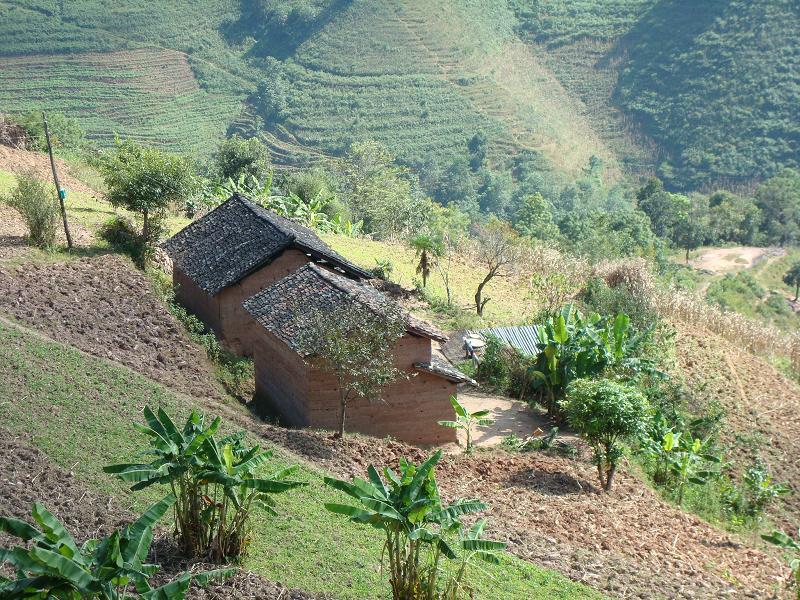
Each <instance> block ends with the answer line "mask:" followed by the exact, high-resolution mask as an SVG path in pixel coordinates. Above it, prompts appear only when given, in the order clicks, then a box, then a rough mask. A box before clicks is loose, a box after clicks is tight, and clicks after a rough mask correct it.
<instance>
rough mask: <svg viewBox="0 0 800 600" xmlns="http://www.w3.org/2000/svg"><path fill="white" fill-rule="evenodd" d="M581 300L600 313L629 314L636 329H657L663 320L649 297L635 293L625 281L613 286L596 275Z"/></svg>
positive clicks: (586, 305)
mask: <svg viewBox="0 0 800 600" xmlns="http://www.w3.org/2000/svg"><path fill="white" fill-rule="evenodd" d="M581 300H582V302H583V304H584V305H585V307H586V308H587V309H588V310H589V311H591V312H594V313H597V314H600V315H618V314H624V315H627V316H628V318H630V326H631V328H632V329H634V330H636V331H645V330H647V329H656V328H658V325H659V322H660V320H661V317H660V315H659V314H658V312H657V311H656V310H655V309H654V308H653V307H652V306H651V304H650V302H649V301H648V299H647V298H646V297H644V295H643V294H635V293H633V292H632V291H631V290H630V287H629V286H628V284H627V283H624V282H622V283H620V284H618V285H616V286H615V287H611V286H609V285H608V284H607V283H606V282H605V281H604V280H603V279H601V278H600V277H594V278H592V279H590V280H589V281H588V283H587V284H586V289H585V290H584V291H583V294H582V296H581Z"/></svg>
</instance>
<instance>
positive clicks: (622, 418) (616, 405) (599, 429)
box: [559, 379, 649, 492]
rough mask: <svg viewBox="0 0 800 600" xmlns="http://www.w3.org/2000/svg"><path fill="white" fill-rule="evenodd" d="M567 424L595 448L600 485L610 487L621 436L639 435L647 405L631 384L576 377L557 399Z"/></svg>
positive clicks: (624, 437) (621, 447)
mask: <svg viewBox="0 0 800 600" xmlns="http://www.w3.org/2000/svg"><path fill="white" fill-rule="evenodd" d="M559 404H560V405H561V408H562V410H563V411H564V414H565V415H566V417H567V422H568V423H569V425H570V427H572V428H574V429H575V430H576V431H578V432H580V433H581V434H582V435H584V436H585V437H586V439H587V441H588V442H589V444H590V445H591V446H592V449H593V450H594V461H595V464H596V465H597V475H598V477H599V479H600V485H601V486H602V487H603V489H604V490H605V491H606V492H610V491H611V486H612V483H613V480H614V474H615V472H616V470H617V464H618V462H619V460H620V458H622V456H623V455H624V447H623V445H622V442H623V440H625V439H626V438H632V437H636V436H639V435H641V434H642V433H643V432H644V429H645V426H646V424H647V416H648V410H649V405H648V403H647V399H646V398H645V396H644V394H642V393H641V392H640V391H639V390H638V389H636V388H635V387H634V386H632V385H628V384H625V383H619V382H616V381H612V380H609V379H577V380H575V381H573V382H572V383H571V384H570V385H569V387H568V388H567V394H566V397H565V398H564V399H563V400H561V402H560V403H559Z"/></svg>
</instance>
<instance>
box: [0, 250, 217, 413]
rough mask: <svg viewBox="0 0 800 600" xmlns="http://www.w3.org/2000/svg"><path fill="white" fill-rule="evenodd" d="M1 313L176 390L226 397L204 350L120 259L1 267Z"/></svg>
mask: <svg viewBox="0 0 800 600" xmlns="http://www.w3.org/2000/svg"><path fill="white" fill-rule="evenodd" d="M0 312H2V313H6V314H9V315H11V316H13V317H14V318H16V319H18V320H19V321H22V322H24V323H26V324H28V325H29V326H31V327H32V328H34V329H37V330H39V331H42V332H44V333H45V334H47V335H48V336H49V337H52V338H53V339H56V340H59V341H60V342H62V343H65V344H70V345H73V346H75V347H76V348H79V349H80V350H83V351H84V352H88V353H89V354H93V355H95V356H100V357H103V358H107V359H110V360H113V361H116V362H118V363H121V364H123V365H125V366H127V367H129V368H131V369H133V370H134V371H138V372H139V373H142V374H143V375H145V376H147V377H149V378H151V379H155V380H156V381H159V382H161V383H163V384H164V385H166V386H168V387H170V388H172V389H174V390H176V391H179V392H184V393H187V394H191V395H194V396H198V397H204V396H208V395H211V396H213V397H222V395H223V393H222V391H221V389H220V388H219V385H218V384H217V382H216V379H215V378H214V374H213V370H212V366H211V364H210V363H209V362H208V360H207V359H206V356H205V352H204V351H203V349H201V348H200V347H198V346H197V345H195V344H193V343H192V342H191V340H189V338H188V337H187V335H186V333H185V331H184V329H183V327H182V325H181V324H180V323H179V322H178V321H177V320H176V319H175V318H174V317H173V316H172V315H171V314H170V313H169V311H168V310H167V309H166V307H165V306H164V304H163V302H161V301H160V300H159V299H158V298H157V297H156V296H155V295H154V293H153V290H152V287H151V284H150V282H149V281H148V279H147V278H146V277H145V276H144V275H143V274H142V273H141V272H139V271H137V270H136V269H135V268H134V267H133V265H132V264H131V263H130V261H128V260H127V259H124V258H122V257H119V256H113V255H104V256H98V257H94V258H81V259H76V260H71V261H67V262H58V263H50V264H25V265H21V266H18V267H12V268H9V267H5V268H3V267H0Z"/></svg>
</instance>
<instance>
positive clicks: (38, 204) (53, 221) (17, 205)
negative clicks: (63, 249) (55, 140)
mask: <svg viewBox="0 0 800 600" xmlns="http://www.w3.org/2000/svg"><path fill="white" fill-rule="evenodd" d="M7 202H8V205H9V206H11V208H14V209H15V210H17V211H18V212H19V213H20V214H21V215H22V218H23V219H24V220H25V225H26V226H27V228H28V241H29V243H30V244H31V245H32V246H36V247H37V248H42V249H45V250H50V249H52V248H53V247H54V246H55V243H56V229H57V227H58V217H59V206H58V201H57V200H56V193H55V190H54V189H53V187H52V186H50V185H48V184H46V183H44V182H43V181H42V180H41V179H39V178H38V177H37V176H36V174H35V173H34V172H32V171H29V172H28V173H23V174H22V175H19V176H18V177H17V187H16V188H14V191H12V192H11V194H10V195H9V196H8V198H7Z"/></svg>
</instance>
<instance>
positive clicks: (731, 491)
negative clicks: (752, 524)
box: [723, 458, 789, 523]
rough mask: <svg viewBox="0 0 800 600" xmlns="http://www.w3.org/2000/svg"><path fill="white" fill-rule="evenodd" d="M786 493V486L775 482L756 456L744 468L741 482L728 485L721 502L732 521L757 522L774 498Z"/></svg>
mask: <svg viewBox="0 0 800 600" xmlns="http://www.w3.org/2000/svg"><path fill="white" fill-rule="evenodd" d="M788 493H789V488H788V486H786V485H785V484H783V483H776V482H775V481H774V480H773V479H772V475H771V474H770V472H769V468H768V467H767V465H766V464H765V463H764V462H763V461H762V460H761V459H760V458H756V459H755V460H754V461H753V463H752V464H751V465H750V466H749V467H748V468H747V469H746V470H745V472H744V475H743V476H742V481H741V483H740V484H739V485H736V484H733V483H731V484H730V485H729V486H728V488H727V489H726V490H725V494H724V496H723V502H724V507H725V510H726V511H727V512H728V513H729V515H730V518H731V520H732V521H734V522H736V523H743V522H744V521H746V520H748V519H749V520H753V521H756V522H757V521H760V520H761V517H762V515H763V514H764V512H765V511H766V510H767V508H768V507H769V506H770V505H771V504H772V503H773V502H774V501H775V500H776V499H778V498H779V497H780V496H783V495H784V494H788Z"/></svg>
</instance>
